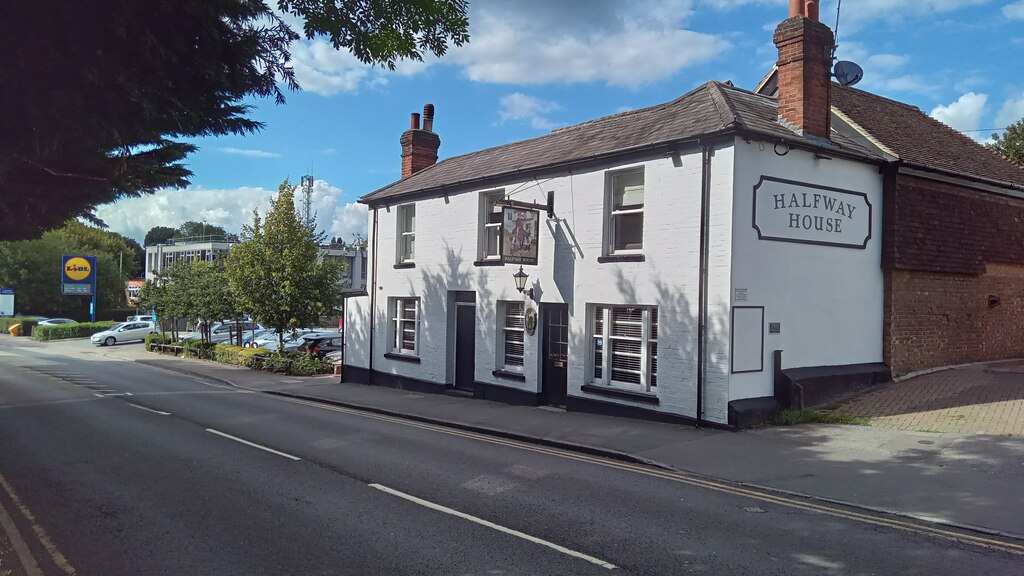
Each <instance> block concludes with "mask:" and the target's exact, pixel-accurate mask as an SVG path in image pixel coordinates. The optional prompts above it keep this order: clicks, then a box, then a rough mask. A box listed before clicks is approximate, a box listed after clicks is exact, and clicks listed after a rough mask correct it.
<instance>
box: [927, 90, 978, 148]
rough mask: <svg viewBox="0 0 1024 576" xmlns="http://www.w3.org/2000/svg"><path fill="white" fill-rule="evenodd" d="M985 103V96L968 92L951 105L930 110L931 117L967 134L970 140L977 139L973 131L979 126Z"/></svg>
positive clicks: (976, 134) (976, 133)
mask: <svg viewBox="0 0 1024 576" xmlns="http://www.w3.org/2000/svg"><path fill="white" fill-rule="evenodd" d="M986 103H988V95H987V94H975V93H974V92H968V93H966V94H964V95H963V96H961V97H960V98H957V100H956V102H953V103H952V104H949V105H946V106H937V107H936V108H935V109H934V110H932V112H931V117H932V118H935V119H936V120H938V121H939V122H943V123H945V124H946V125H948V126H950V127H951V128H955V129H956V130H960V131H961V132H965V133H967V135H968V136H970V137H972V138H978V137H979V136H980V133H978V132H974V131H975V130H977V129H978V128H979V127H980V126H981V115H982V114H983V113H984V112H985V105H986Z"/></svg>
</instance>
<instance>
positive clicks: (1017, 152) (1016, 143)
mask: <svg viewBox="0 0 1024 576" xmlns="http://www.w3.org/2000/svg"><path fill="white" fill-rule="evenodd" d="M992 140H994V142H992V143H991V144H988V145H987V146H988V147H989V148H991V149H993V150H995V151H996V152H999V153H1000V154H1002V155H1003V156H1006V157H1007V158H1009V159H1010V161H1011V162H1015V163H1017V164H1020V165H1021V166H1024V118H1022V119H1020V120H1018V121H1017V122H1016V123H1014V124H1010V126H1009V127H1007V128H1006V131H1005V132H1003V134H1002V136H1000V135H999V134H993V135H992Z"/></svg>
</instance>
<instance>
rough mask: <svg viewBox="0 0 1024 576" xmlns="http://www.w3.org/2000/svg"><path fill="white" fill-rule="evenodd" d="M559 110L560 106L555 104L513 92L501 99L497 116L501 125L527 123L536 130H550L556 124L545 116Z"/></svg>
mask: <svg viewBox="0 0 1024 576" xmlns="http://www.w3.org/2000/svg"><path fill="white" fill-rule="evenodd" d="M559 108H561V106H559V105H558V103H557V102H552V101H550V100H542V99H540V98H535V97H533V96H527V95H526V94H523V93H522V92H513V93H511V94H506V95H505V96H502V97H501V102H500V108H499V109H498V115H499V116H500V117H501V122H502V123H504V122H507V121H509V120H517V121H523V122H528V123H529V124H530V126H532V127H534V128H537V129H538V130H551V129H552V128H554V127H555V126H557V125H558V124H557V123H555V122H552V121H551V120H549V119H548V117H547V115H548V114H550V113H551V112H554V111H555V110H558V109H559Z"/></svg>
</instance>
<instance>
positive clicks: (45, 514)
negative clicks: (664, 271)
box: [0, 337, 1024, 576]
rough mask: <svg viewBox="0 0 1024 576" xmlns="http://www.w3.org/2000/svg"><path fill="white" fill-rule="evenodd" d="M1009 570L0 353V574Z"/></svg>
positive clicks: (692, 486)
mask: <svg viewBox="0 0 1024 576" xmlns="http://www.w3.org/2000/svg"><path fill="white" fill-rule="evenodd" d="M921 488H923V487H909V489H921ZM1021 566H1024V546H1021V543H1019V542H1018V543H1013V542H1012V541H1010V542H1009V543H1007V544H1001V543H1000V541H999V539H997V538H994V537H985V536H984V535H971V534H956V533H951V532H947V531H945V530H938V529H936V528H935V527H929V526H926V525H910V524H904V523H902V522H900V521H898V520H894V519H892V518H886V517H878V516H873V515H870V514H864V513H863V512H862V511H851V510H845V509H842V508H835V507H829V506H823V505H821V504H820V503H809V502H803V501H799V500H795V499H789V498H784V497H780V496H778V495H772V494H766V493H757V492H752V491H748V490H740V489H738V488H737V487H732V486H729V485H727V484H724V483H717V482H714V481H709V480H704V479H698V478H692V477H686V476H684V475H678V474H672V473H669V472H666V471H662V470H658V469H656V468H647V467H641V466H634V465H626V464H622V463H615V462H610V461H605V460H601V459H597V458H593V457H589V456H585V455H575V454H571V453H565V452H561V451H557V450H549V449H544V448H540V447H530V446H525V445H519V444H517V443H514V442H507V441H503V440H500V439H494V438H488V437H481V436H478V435H475V434H471V433H465V432H459V431H455V430H445V429H440V428H438V427H434V426H427V425H423V424H417V423H414V422H407V421H402V420H399V419H394V418H389V417H381V416H375V415H370V414H359V413H354V412H352V411H349V410H341V409H336V408H332V407H329V406H320V405H315V404H312V403H306V402H300V401H292V400H288V399H283V398H279V397H273V396H267V395H264V394H259V393H251V392H244V391H239V390H235V389H232V388H228V387H225V386H223V385H219V384H216V383H210V382H203V381H201V380H198V379H195V378H191V377H187V376H182V375H179V374H174V373H169V372H164V371H161V370H158V369H155V368H151V367H148V366H143V365H140V364H136V363H133V362H130V361H123V360H117V359H114V358H110V357H106V356H103V355H99V354H95V353H93V352H92V350H91V349H89V348H88V347H87V346H85V345H81V344H70V345H69V344H66V343H65V344H59V343H58V344H47V345H44V344H36V343H31V342H25V341H24V340H22V339H17V340H15V339H12V338H8V337H0V575H2V576H21V575H25V576H37V575H39V574H45V575H64V574H80V575H148V574H153V575H163V574H176V575H177V574H189V575H205V574H210V575H218V576H221V575H224V576H227V575H235V574H237V575H255V574H275V575H280V574H296V575H327V574H352V575H374V574H446V575H447V574H453V575H470V574H473V575H477V574H479V575H512V574H539V575H553V574H610V573H612V574H613V573H620V574H688V573H707V574H844V575H845V574H928V575H937V574H958V575H960V574H1020V573H1021Z"/></svg>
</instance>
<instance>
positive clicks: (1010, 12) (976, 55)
mask: <svg viewBox="0 0 1024 576" xmlns="http://www.w3.org/2000/svg"><path fill="white" fill-rule="evenodd" d="M787 7H788V1H787V0H629V1H625V0H517V1H515V2H510V1H506V0H476V1H472V2H471V6H470V34H471V41H470V43H469V44H468V45H466V46H464V47H461V48H455V49H452V50H451V51H450V52H449V54H448V55H446V56H445V57H443V58H441V59H436V58H428V59H427V60H426V61H425V62H422V63H420V62H404V63H401V64H400V65H399V67H398V69H397V70H396V71H386V70H381V69H378V68H372V67H368V66H365V65H362V64H361V63H359V62H358V61H356V60H355V59H354V58H353V57H352V56H351V55H349V54H346V53H339V52H337V51H334V50H333V49H331V48H330V46H329V45H328V44H327V43H325V42H324V41H322V40H314V41H312V42H309V41H301V42H299V43H297V44H295V45H293V47H292V57H293V66H294V68H295V71H296V75H297V77H298V80H299V83H300V84H301V85H302V86H303V89H304V90H303V91H301V92H293V93H289V94H288V102H287V104H285V105H283V106H277V105H275V104H274V103H273V102H272V101H270V100H253V101H252V102H251V104H252V105H253V106H254V109H253V111H252V117H253V118H255V119H257V120H260V121H262V122H264V123H266V128H265V129H264V130H263V131H261V132H260V133H258V134H255V135H249V136H246V137H221V138H208V139H202V140H199V141H197V142H196V143H197V144H198V145H199V146H200V148H201V149H200V151H199V152H197V153H196V154H194V155H193V156H191V157H190V158H189V160H188V164H189V166H190V168H191V169H192V170H193V172H194V173H195V176H194V177H193V179H192V186H191V187H190V188H189V189H187V190H173V191H171V190H169V191H161V192H158V193H157V194H155V195H153V196H149V197H145V198H140V199H129V200H122V201H119V202H117V203H115V204H111V205H108V206H105V207H103V208H101V210H100V211H99V216H100V217H101V218H103V219H104V220H105V221H106V222H107V224H108V225H109V226H110V229H111V230H114V231H116V232H121V233H123V234H126V235H128V236H131V237H134V238H136V239H139V240H141V239H142V237H143V236H144V235H145V233H146V231H147V230H149V229H150V228H151V227H153V226H158V225H164V226H177V225H179V224H180V223H181V222H183V221H185V220H205V221H208V222H212V223H215V224H219V225H222V226H224V227H225V228H226V229H228V230H229V231H237V230H238V229H239V228H240V226H241V224H242V223H245V222H248V221H249V219H250V218H251V214H252V210H253V209H254V208H259V209H261V210H264V209H265V208H266V206H267V203H268V201H269V198H270V197H271V196H272V194H273V192H274V191H276V189H277V186H278V184H279V183H280V182H281V181H282V180H283V179H284V178H286V177H287V178H290V179H291V181H292V182H293V183H298V180H299V177H300V176H301V175H303V174H307V173H312V174H313V175H314V177H315V178H316V186H315V190H314V201H315V206H316V209H317V212H318V224H319V227H320V228H321V229H322V230H324V231H325V232H327V233H328V234H329V235H332V236H340V237H343V238H346V239H348V238H351V235H352V234H356V233H359V234H365V231H366V212H365V208H364V207H362V206H361V205H357V204H355V201H356V200H357V199H358V198H359V197H360V196H362V195H363V194H366V193H369V192H372V191H373V190H375V189H377V188H379V187H381V186H384V185H386V184H388V183H390V182H393V181H395V180H397V179H398V178H399V176H400V167H401V159H400V147H399V144H398V138H399V136H400V135H401V133H402V131H403V130H405V129H406V128H408V125H409V114H410V113H411V112H418V111H421V110H422V108H423V104H425V103H428V102H429V103H432V104H434V106H435V108H436V110H437V112H436V117H435V121H434V130H435V132H437V133H438V134H439V135H440V137H441V150H440V157H441V158H442V159H443V158H446V157H449V156H454V155H457V154H462V153H465V152H470V151H473V150H479V149H481V148H486V147H490V146H496V145H500V144H505V143H508V142H512V141H516V140H521V139H525V138H531V137H534V136H539V135H541V134H544V133H546V132H548V131H550V130H551V129H552V128H555V127H558V126H564V125H568V124H575V123H578V122H583V121H587V120H591V119H594V118H597V117H600V116H604V115H607V114H613V113H616V112H620V111H622V110H627V109H632V108H642V107H645V106H651V105H654V104H658V103H661V102H665V101H668V100H671V99H673V98H675V97H677V96H679V95H680V94H683V93H685V92H687V91H689V90H691V89H693V88H694V87H696V86H699V85H700V84H702V83H704V82H706V81H708V80H721V81H725V80H732V81H733V83H734V84H736V85H737V86H739V87H742V88H749V89H752V88H753V87H754V86H755V85H756V84H757V82H758V81H759V80H760V79H761V78H762V77H763V76H764V74H765V73H766V72H767V71H768V70H769V69H770V67H771V65H772V64H773V63H774V61H775V58H776V52H775V47H774V46H773V45H772V41H771V38H772V32H773V31H774V28H775V25H776V24H778V22H780V21H781V20H783V19H784V18H785V17H786V16H787ZM821 19H822V21H823V22H825V23H826V24H828V25H829V26H830V27H833V28H834V27H835V22H836V2H835V0H826V1H824V2H823V3H822V7H821ZM298 28H299V27H298V26H296V29H298ZM838 31H839V38H838V40H839V49H838V53H837V57H838V58H840V59H848V60H854V61H856V62H857V63H859V64H860V65H861V66H862V67H863V68H864V70H865V78H864V80H863V82H861V84H860V85H859V87H860V88H862V89H865V90H868V91H871V92H874V93H876V94H880V95H883V96H886V97H889V98H893V99H896V100H900V101H902V102H907V103H909V104H912V105H915V106H917V107H919V108H921V109H922V110H924V111H925V112H926V113H929V114H931V115H932V116H934V117H936V118H938V119H940V120H942V121H944V122H946V123H947V124H949V125H951V126H953V127H954V128H957V129H959V130H964V131H966V132H967V133H968V134H969V135H970V136H972V137H975V138H977V139H978V140H985V139H987V138H988V137H989V136H990V134H991V131H992V130H991V129H995V128H1002V127H1005V126H1006V125H1008V124H1010V123H1012V122H1015V121H1017V120H1019V119H1021V118H1022V117H1024V56H1022V55H1024V0H1012V1H1011V0H911V1H908V2H903V1H899V0H896V1H894V0H845V1H844V2H842V10H841V14H840V17H839V30H838Z"/></svg>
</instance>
